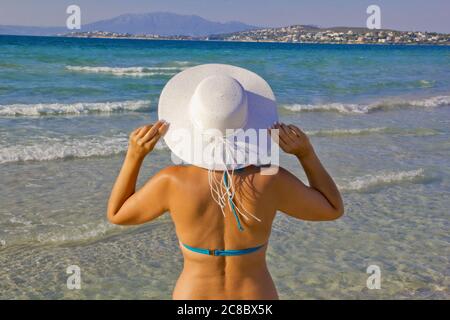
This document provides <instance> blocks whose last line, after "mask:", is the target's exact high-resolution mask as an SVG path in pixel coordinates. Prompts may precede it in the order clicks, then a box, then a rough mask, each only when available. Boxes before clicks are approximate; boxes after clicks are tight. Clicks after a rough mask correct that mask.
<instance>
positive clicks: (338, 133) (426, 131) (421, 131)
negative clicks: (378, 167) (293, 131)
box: [306, 127, 439, 137]
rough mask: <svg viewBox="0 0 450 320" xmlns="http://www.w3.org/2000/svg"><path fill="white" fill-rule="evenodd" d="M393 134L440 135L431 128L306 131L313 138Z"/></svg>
mask: <svg viewBox="0 0 450 320" xmlns="http://www.w3.org/2000/svg"><path fill="white" fill-rule="evenodd" d="M376 133H381V134H391V135H402V136H419V137H423V136H434V135H437V134H439V131H437V130H435V129H431V128H411V129H403V128H388V127H374V128H350V129H330V130H325V129H321V130H312V131H306V134H308V135H309V136H313V137H346V136H362V135H370V134H376Z"/></svg>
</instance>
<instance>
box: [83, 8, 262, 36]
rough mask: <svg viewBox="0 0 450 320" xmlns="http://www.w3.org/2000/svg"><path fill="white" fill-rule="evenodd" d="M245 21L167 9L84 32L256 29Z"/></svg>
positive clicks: (174, 32)
mask: <svg viewBox="0 0 450 320" xmlns="http://www.w3.org/2000/svg"><path fill="white" fill-rule="evenodd" d="M255 28H257V27H255V26H250V25H247V24H245V23H242V22H236V21H231V22H225V23H221V22H213V21H209V20H206V19H204V18H202V17H199V16H196V15H179V14H175V13H168V12H153V13H144V14H123V15H120V16H118V17H116V18H112V19H108V20H102V21H98V22H94V23H91V24H88V25H86V26H84V27H82V30H81V31H96V30H100V31H110V32H120V33H131V34H158V35H162V36H173V35H184V36H207V35H210V34H217V33H229V32H237V31H244V30H250V29H255Z"/></svg>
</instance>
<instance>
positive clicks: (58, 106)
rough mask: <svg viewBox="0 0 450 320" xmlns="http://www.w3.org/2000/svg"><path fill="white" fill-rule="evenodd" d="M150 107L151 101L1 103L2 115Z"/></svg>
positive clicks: (77, 112)
mask: <svg viewBox="0 0 450 320" xmlns="http://www.w3.org/2000/svg"><path fill="white" fill-rule="evenodd" d="M149 108H150V101H146V100H129V101H116V102H77V103H69V104H66V103H36V104H10V105H0V116H42V115H65V114H87V113H110V112H121V111H142V110H148V109H149Z"/></svg>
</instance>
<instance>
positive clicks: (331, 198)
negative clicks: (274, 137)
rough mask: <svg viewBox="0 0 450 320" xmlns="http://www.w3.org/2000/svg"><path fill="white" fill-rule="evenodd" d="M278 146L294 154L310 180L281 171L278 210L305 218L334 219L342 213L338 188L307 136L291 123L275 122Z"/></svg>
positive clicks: (342, 208)
mask: <svg viewBox="0 0 450 320" xmlns="http://www.w3.org/2000/svg"><path fill="white" fill-rule="evenodd" d="M272 129H278V133H279V135H278V138H279V145H280V147H281V148H282V149H283V150H284V151H285V152H287V153H290V154H293V155H295V156H296V157H297V159H298V160H299V162H300V164H301V165H302V167H303V169H304V170H305V173H306V176H307V178H308V181H309V184H310V185H309V187H308V186H306V185H304V184H303V183H302V182H301V181H300V180H299V179H297V178H296V177H295V176H294V175H292V174H291V173H289V172H287V171H286V170H282V171H281V172H280V177H281V179H280V186H279V190H280V197H279V198H280V210H281V211H283V212H286V213H287V214H290V215H292V216H295V217H297V218H300V219H304V220H334V219H337V218H339V217H340V216H342V214H343V213H344V205H343V202H342V198H341V195H340V193H339V190H338V188H337V186H336V184H335V183H334V181H333V179H332V178H331V176H330V175H329V174H328V172H327V171H326V170H325V168H324V167H323V165H322V163H321V162H320V160H319V158H318V157H317V155H316V153H315V151H314V148H313V146H312V145H311V143H310V141H309V139H308V136H307V135H306V134H305V133H304V132H302V131H301V130H300V129H299V128H297V127H296V126H294V125H289V126H288V125H285V124H276V125H274V126H273V127H272Z"/></svg>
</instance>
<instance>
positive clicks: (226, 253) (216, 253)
mask: <svg viewBox="0 0 450 320" xmlns="http://www.w3.org/2000/svg"><path fill="white" fill-rule="evenodd" d="M238 170H242V169H237V170H236V171H238ZM223 182H224V184H225V187H226V188H229V182H228V174H226V173H224V175H223ZM228 201H229V203H230V207H231V211H232V212H233V215H234V217H235V219H236V223H237V227H238V229H239V231H244V228H243V227H242V224H241V220H240V219H239V216H238V214H237V212H236V208H235V207H234V203H233V199H232V198H231V197H228ZM183 246H184V247H185V248H186V249H189V250H191V251H193V252H196V253H201V254H206V255H211V256H240V255H243V254H248V253H252V252H255V251H257V250H259V249H260V248H262V247H264V244H262V245H259V246H257V247H252V248H247V249H239V250H218V249H213V250H210V249H203V248H194V247H191V246H188V245H187V244H184V243H183Z"/></svg>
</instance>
